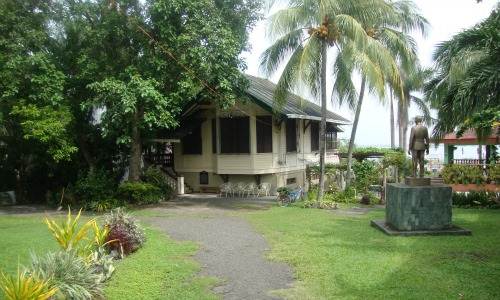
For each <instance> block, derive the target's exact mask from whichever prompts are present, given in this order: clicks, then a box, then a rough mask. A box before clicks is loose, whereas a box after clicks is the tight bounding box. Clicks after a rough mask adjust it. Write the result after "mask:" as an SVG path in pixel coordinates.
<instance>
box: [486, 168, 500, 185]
mask: <svg viewBox="0 0 500 300" xmlns="http://www.w3.org/2000/svg"><path fill="white" fill-rule="evenodd" d="M488 180H489V181H490V183H495V184H500V165H496V164H495V165H490V166H489V167H488Z"/></svg>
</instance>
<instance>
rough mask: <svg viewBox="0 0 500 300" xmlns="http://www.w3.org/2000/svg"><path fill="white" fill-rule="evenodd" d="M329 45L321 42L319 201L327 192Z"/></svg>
mask: <svg viewBox="0 0 500 300" xmlns="http://www.w3.org/2000/svg"><path fill="white" fill-rule="evenodd" d="M326 50H327V46H326V42H325V41H323V42H322V44H321V78H320V84H321V125H320V127H319V137H320V138H319V170H320V172H319V191H318V198H317V201H318V202H319V201H321V199H323V194H324V193H325V154H326V147H325V146H326V145H325V142H326V63H327V61H326V59H327V51H326Z"/></svg>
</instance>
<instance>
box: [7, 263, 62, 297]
mask: <svg viewBox="0 0 500 300" xmlns="http://www.w3.org/2000/svg"><path fill="white" fill-rule="evenodd" d="M0 288H1V289H2V290H3V292H4V295H5V299H7V300H19V299H23V300H47V299H51V298H52V296H54V294H55V293H56V292H57V289H56V288H53V287H50V286H49V283H48V282H47V281H43V280H40V279H39V278H38V276H36V275H34V274H28V273H27V272H21V271H20V270H19V269H18V270H17V274H16V275H5V274H3V273H1V277H0Z"/></svg>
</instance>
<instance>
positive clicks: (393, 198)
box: [372, 183, 470, 235]
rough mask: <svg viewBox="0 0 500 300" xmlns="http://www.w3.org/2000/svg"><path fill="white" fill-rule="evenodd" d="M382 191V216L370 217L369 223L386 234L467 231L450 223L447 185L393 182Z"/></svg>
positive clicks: (450, 214) (454, 232)
mask: <svg viewBox="0 0 500 300" xmlns="http://www.w3.org/2000/svg"><path fill="white" fill-rule="evenodd" d="M386 193H387V194H386V199H387V203H386V210H385V211H386V219H385V221H382V220H380V221H372V225H373V226H375V227H377V228H379V229H381V230H382V231H384V232H385V233H387V234H390V235H419V234H454V235H457V234H459V235H463V234H465V235H468V234H470V231H468V230H464V229H462V228H459V227H456V226H453V225H452V223H451V216H452V209H451V208H452V207H451V205H452V200H451V195H452V190H451V187H450V186H447V185H426V186H418V185H417V186H410V185H406V184H400V183H393V184H388V185H387V190H386Z"/></svg>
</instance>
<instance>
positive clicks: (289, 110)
mask: <svg viewBox="0 0 500 300" xmlns="http://www.w3.org/2000/svg"><path fill="white" fill-rule="evenodd" d="M245 76H246V78H247V79H248V81H249V82H250V85H249V87H248V89H247V93H248V94H249V95H250V96H251V98H253V99H254V100H256V102H257V103H258V104H260V105H261V106H263V107H264V108H265V109H267V110H271V111H272V109H273V105H274V90H275V89H276V85H275V84H274V83H272V82H271V81H269V80H267V79H263V78H259V77H255V76H251V75H245ZM280 113H281V114H282V115H285V116H286V117H287V118H291V119H309V120H321V107H320V106H319V105H317V104H315V103H313V102H311V101H308V100H305V99H303V98H301V97H299V96H297V95H295V94H292V93H289V96H288V99H287V101H286V104H285V105H284V107H283V108H281V109H280ZM327 122H329V123H335V124H340V125H349V124H351V121H349V120H347V119H346V118H344V117H342V116H340V115H338V114H336V113H334V112H331V111H327Z"/></svg>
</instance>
